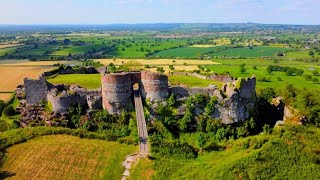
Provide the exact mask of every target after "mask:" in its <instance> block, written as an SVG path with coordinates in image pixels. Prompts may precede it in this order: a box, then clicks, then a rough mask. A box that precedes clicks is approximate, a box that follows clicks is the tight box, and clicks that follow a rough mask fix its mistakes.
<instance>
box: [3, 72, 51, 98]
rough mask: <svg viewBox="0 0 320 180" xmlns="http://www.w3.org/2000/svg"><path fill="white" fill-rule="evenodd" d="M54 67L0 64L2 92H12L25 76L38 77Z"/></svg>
mask: <svg viewBox="0 0 320 180" xmlns="http://www.w3.org/2000/svg"><path fill="white" fill-rule="evenodd" d="M52 69H53V67H3V66H0V77H1V81H0V92H12V91H14V90H15V89H16V87H17V86H18V85H19V84H22V83H23V79H24V78H34V79H35V78H38V77H39V76H40V75H41V74H42V73H43V72H45V71H49V70H52Z"/></svg>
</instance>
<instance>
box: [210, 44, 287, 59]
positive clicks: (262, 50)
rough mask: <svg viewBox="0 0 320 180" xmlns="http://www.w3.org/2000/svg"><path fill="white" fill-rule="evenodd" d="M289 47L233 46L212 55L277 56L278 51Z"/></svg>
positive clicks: (211, 54)
mask: <svg viewBox="0 0 320 180" xmlns="http://www.w3.org/2000/svg"><path fill="white" fill-rule="evenodd" d="M288 50H289V49H287V48H278V47H269V46H255V47H253V48H252V49H250V48H249V47H242V48H231V49H227V50H222V51H219V52H214V53H210V54H209V55H210V56H227V57H249V58H256V57H265V56H267V57H270V56H274V57H275V56H277V53H278V52H283V51H288Z"/></svg>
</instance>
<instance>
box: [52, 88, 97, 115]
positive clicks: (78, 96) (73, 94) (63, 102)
mask: <svg viewBox="0 0 320 180" xmlns="http://www.w3.org/2000/svg"><path fill="white" fill-rule="evenodd" d="M47 98H48V101H49V102H50V103H51V106H52V110H53V111H54V112H57V113H65V112H68V111H69V108H70V107H72V106H73V107H76V106H78V105H80V106H88V107H89V109H91V110H97V109H101V107H102V97H101V91H100V90H94V91H87V90H85V89H84V88H80V87H78V86H62V85H58V86H55V87H53V88H52V89H51V90H50V91H49V92H48V95H47Z"/></svg>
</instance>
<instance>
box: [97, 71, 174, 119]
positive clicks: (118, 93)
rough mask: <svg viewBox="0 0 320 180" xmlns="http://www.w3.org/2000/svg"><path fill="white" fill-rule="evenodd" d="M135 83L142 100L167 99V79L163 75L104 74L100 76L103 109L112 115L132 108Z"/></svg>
mask: <svg viewBox="0 0 320 180" xmlns="http://www.w3.org/2000/svg"><path fill="white" fill-rule="evenodd" d="M136 83H138V84H139V89H140V91H141V95H142V97H143V98H144V99H149V100H150V101H163V100H166V99H167V98H168V95H169V92H168V77H167V76H165V75H162V74H158V73H152V72H131V73H113V74H106V75H103V76H102V100H103V108H104V109H106V110H108V111H109V113H112V114H114V113H120V112H121V110H122V109H127V108H128V106H132V101H131V100H132V97H133V85H134V84H136Z"/></svg>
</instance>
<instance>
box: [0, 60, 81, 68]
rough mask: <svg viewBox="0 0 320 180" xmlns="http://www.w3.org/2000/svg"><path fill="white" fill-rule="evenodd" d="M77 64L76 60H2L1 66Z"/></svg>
mask: <svg viewBox="0 0 320 180" xmlns="http://www.w3.org/2000/svg"><path fill="white" fill-rule="evenodd" d="M57 63H60V64H78V63H79V62H76V61H28V60H3V61H0V67H1V66H12V67H15V66H52V65H54V64H57Z"/></svg>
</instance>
